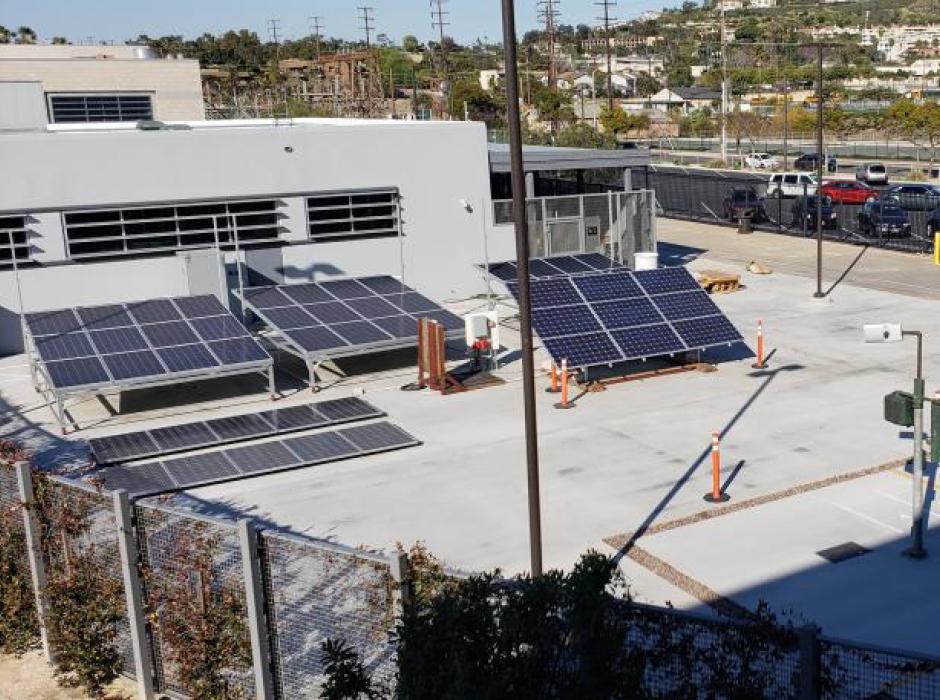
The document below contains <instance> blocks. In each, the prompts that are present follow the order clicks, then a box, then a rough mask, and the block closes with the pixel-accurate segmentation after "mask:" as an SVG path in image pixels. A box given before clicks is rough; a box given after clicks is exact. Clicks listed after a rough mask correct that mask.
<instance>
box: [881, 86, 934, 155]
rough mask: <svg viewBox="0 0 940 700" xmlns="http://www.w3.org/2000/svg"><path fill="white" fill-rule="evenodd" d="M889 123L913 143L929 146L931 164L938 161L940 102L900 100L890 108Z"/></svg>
mask: <svg viewBox="0 0 940 700" xmlns="http://www.w3.org/2000/svg"><path fill="white" fill-rule="evenodd" d="M887 123H888V124H891V125H893V129H894V130H895V131H896V132H897V133H899V134H901V135H903V136H904V137H905V138H906V139H907V140H908V141H910V142H911V143H913V144H915V145H920V146H927V147H929V149H930V163H931V165H932V164H933V163H934V162H935V161H936V159H937V146H938V145H940V104H938V103H936V102H924V103H922V104H918V103H916V102H914V101H912V100H898V101H897V102H895V103H894V104H893V105H892V106H891V109H889V110H888V114H887Z"/></svg>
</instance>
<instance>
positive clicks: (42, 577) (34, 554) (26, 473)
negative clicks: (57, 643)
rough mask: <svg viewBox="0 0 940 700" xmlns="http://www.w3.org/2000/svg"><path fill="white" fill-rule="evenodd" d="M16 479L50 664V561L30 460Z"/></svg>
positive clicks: (19, 469) (52, 657) (18, 465)
mask: <svg viewBox="0 0 940 700" xmlns="http://www.w3.org/2000/svg"><path fill="white" fill-rule="evenodd" d="M14 468H15V469H16V482H17V485H18V486H19V491H20V503H21V504H22V508H23V531H24V533H25V535H26V554H27V555H28V557H29V573H30V576H31V577H32V580H33V594H34V595H35V597H36V615H37V617H38V618H39V638H40V641H41V642H42V651H43V655H45V657H46V661H48V662H49V663H50V664H53V663H55V652H54V651H53V649H52V646H51V645H50V644H49V631H48V628H47V626H46V620H48V619H49V605H48V603H47V601H46V593H45V591H46V584H47V580H46V564H45V562H44V561H43V558H42V550H41V549H40V546H39V542H40V533H39V522H38V519H37V518H36V514H35V512H34V508H35V507H36V500H35V496H34V493H33V475H32V473H31V472H30V470H29V463H28V462H17V463H16V464H15V465H14Z"/></svg>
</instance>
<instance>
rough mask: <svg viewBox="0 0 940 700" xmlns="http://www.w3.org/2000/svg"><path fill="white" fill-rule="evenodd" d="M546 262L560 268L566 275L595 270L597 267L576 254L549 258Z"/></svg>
mask: <svg viewBox="0 0 940 700" xmlns="http://www.w3.org/2000/svg"><path fill="white" fill-rule="evenodd" d="M601 257H603V256H601ZM546 262H548V263H550V264H551V265H552V267H556V268H558V269H559V270H561V271H562V272H563V273H565V274H566V275H576V274H579V273H582V272H594V270H595V269H596V268H594V267H591V266H590V265H588V264H587V263H586V262H584V261H582V260H578V259H577V258H576V257H574V256H559V257H557V258H548V260H546Z"/></svg>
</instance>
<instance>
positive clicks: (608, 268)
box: [478, 253, 629, 283]
mask: <svg viewBox="0 0 940 700" xmlns="http://www.w3.org/2000/svg"><path fill="white" fill-rule="evenodd" d="M594 256H598V257H600V258H603V259H604V261H605V263H604V264H603V265H599V264H598V263H597V261H596V260H595V258H594ZM530 260H531V262H537V263H539V264H545V265H547V266H548V267H553V268H555V270H557V272H552V273H550V274H534V273H533V272H532V269H531V267H530V268H529V278H530V279H534V280H545V279H553V278H555V277H573V276H576V275H592V274H595V273H598V272H626V271H628V270H629V268H628V267H627V266H626V265H623V264H622V263H620V262H618V261H616V260H614V259H613V258H608V257H607V256H606V255H604V254H603V253H565V254H563V255H549V256H546V257H542V258H531V259H530ZM553 260H555V261H574V262H576V263H578V264H581V265H585V266H586V267H588V268H589V269H587V270H584V271H578V272H566V271H565V270H563V269H562V268H560V267H557V266H556V265H554V264H553V262H552V261H553ZM589 260H590V262H589ZM607 263H609V265H608V264H607ZM478 267H480V268H481V269H482V270H483V272H484V273H488V274H490V275H492V276H493V277H495V278H496V279H497V280H499V281H501V282H503V283H506V282H511V281H512V280H514V279H516V276H517V274H518V270H517V268H516V261H515V260H501V261H499V262H491V263H489V264H488V265H487V263H481V264H480V265H479V266H478ZM497 270H498V271H511V276H509V275H505V276H504V275H503V274H502V273H501V272H497Z"/></svg>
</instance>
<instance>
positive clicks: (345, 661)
mask: <svg viewBox="0 0 940 700" xmlns="http://www.w3.org/2000/svg"><path fill="white" fill-rule="evenodd" d="M320 650H321V656H320V659H321V661H322V663H323V666H324V671H325V675H326V683H324V685H323V688H322V689H321V691H320V697H321V698H323V700H360V699H361V698H366V699H367V700H372V699H373V698H375V699H378V698H379V697H380V694H379V691H378V690H377V689H376V687H375V686H374V685H373V683H372V680H371V679H370V678H369V675H368V674H367V673H366V670H365V668H364V667H363V665H362V661H360V660H359V655H358V654H356V652H355V650H353V649H352V648H350V647H349V646H348V645H347V644H346V643H345V642H343V641H335V640H332V639H328V640H326V641H325V642H324V643H323V646H321V647H320Z"/></svg>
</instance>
